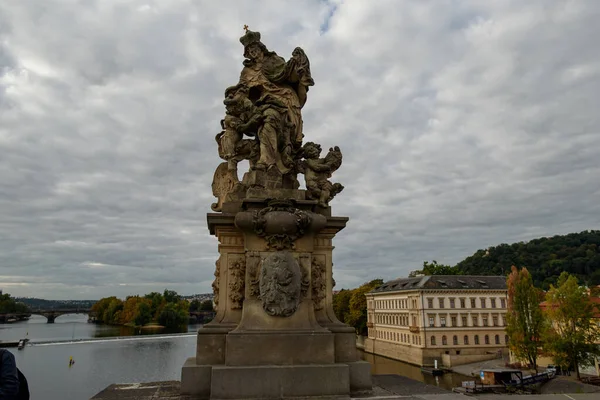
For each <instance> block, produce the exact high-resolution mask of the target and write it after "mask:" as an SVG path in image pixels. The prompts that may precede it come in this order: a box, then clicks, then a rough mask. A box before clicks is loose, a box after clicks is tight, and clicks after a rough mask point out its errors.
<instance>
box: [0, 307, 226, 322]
mask: <svg viewBox="0 0 600 400" xmlns="http://www.w3.org/2000/svg"><path fill="white" fill-rule="evenodd" d="M33 314H35V315H42V316H44V317H46V319H47V320H48V323H49V324H53V323H54V320H55V319H56V318H58V317H60V316H61V315H65V314H87V315H89V316H90V318H91V319H92V320H94V317H95V316H94V313H93V312H92V310H91V309H89V308H65V309H51V310H31V312H29V313H8V314H0V323H2V322H8V321H10V320H12V319H14V320H16V321H23V320H26V319H27V318H29V317H30V316H32V315H33ZM189 314H190V322H194V323H200V324H204V323H207V322H209V321H211V320H212V319H213V318H214V317H215V314H216V313H215V312H214V311H190V312H189Z"/></svg>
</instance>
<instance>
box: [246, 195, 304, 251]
mask: <svg viewBox="0 0 600 400" xmlns="http://www.w3.org/2000/svg"><path fill="white" fill-rule="evenodd" d="M272 212H280V213H281V214H280V215H279V218H280V219H281V224H282V225H283V224H291V225H292V226H290V229H289V230H288V232H289V233H268V232H267V231H266V229H265V228H266V225H267V219H266V215H267V214H268V213H272ZM284 213H285V214H284ZM286 214H287V215H286ZM311 222H312V220H311V217H310V215H309V214H308V213H307V212H305V211H302V210H299V209H297V208H295V207H294V206H293V205H292V203H291V202H289V201H286V200H274V201H271V202H270V203H269V206H268V207H265V208H263V209H261V210H259V211H255V212H254V214H253V216H252V225H253V228H254V232H255V233H256V234H257V235H258V236H260V237H264V238H265V240H266V241H267V247H268V248H269V249H273V250H293V249H294V241H295V240H296V239H298V238H300V237H302V236H304V233H305V231H306V229H307V228H308V227H309V226H310V224H311Z"/></svg>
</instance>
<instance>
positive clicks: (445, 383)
mask: <svg viewBox="0 0 600 400" xmlns="http://www.w3.org/2000/svg"><path fill="white" fill-rule="evenodd" d="M361 353H362V358H363V360H365V361H368V362H369V363H370V364H371V374H373V375H389V374H394V375H402V376H406V377H407V378H410V379H414V380H416V381H419V382H424V383H427V384H429V385H435V386H439V387H441V388H444V389H448V390H451V389H452V388H454V387H457V386H460V385H461V383H462V381H468V380H472V378H470V377H468V376H466V375H461V374H457V373H447V374H444V375H442V376H432V375H428V374H423V373H422V372H421V367H417V366H415V365H412V364H407V363H404V362H402V361H398V360H392V359H390V358H386V357H382V356H377V355H374V354H369V353H364V352H361Z"/></svg>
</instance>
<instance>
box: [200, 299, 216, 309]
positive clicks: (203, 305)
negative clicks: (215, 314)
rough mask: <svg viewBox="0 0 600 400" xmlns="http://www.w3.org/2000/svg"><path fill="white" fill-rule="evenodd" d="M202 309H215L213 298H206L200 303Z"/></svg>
mask: <svg viewBox="0 0 600 400" xmlns="http://www.w3.org/2000/svg"><path fill="white" fill-rule="evenodd" d="M200 311H214V309H213V302H212V300H204V301H203V302H202V303H200Z"/></svg>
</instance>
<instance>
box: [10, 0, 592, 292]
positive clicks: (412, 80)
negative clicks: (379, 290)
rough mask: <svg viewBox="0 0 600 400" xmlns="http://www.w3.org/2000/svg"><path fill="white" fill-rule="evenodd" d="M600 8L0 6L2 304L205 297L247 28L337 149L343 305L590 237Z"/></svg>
mask: <svg viewBox="0 0 600 400" xmlns="http://www.w3.org/2000/svg"><path fill="white" fill-rule="evenodd" d="M599 20H600V2H598V1H592V0H590V1H552V0H539V1H526V2H524V1H522V0H515V1H459V0H448V1H443V0H436V1H423V0H415V1H407V0H405V1H383V0H378V1H365V0H356V1H341V0H331V1H323V0H321V1H317V0H313V1H309V0H306V1H281V0H273V1H252V2H250V1H237V2H234V1H225V0H220V1H196V0H129V1H125V0H121V1H117V0H79V1H76V0H37V1H36V0H4V1H1V2H0V288H2V289H4V291H5V292H9V293H11V294H13V295H15V296H35V297H43V298H50V299H63V298H74V299H95V298H100V297H103V296H109V295H117V296H126V295H128V294H137V293H147V292H149V291H153V290H160V291H162V290H163V289H164V288H170V289H174V290H177V291H178V292H180V293H183V294H191V293H202V292H209V291H210V290H211V288H210V284H211V282H212V279H213V271H214V262H215V259H216V258H217V241H216V239H215V238H214V237H212V236H210V235H209V233H208V230H207V227H206V213H207V212H210V204H211V203H212V202H213V198H212V193H211V187H210V184H211V181H212V174H213V172H214V169H215V167H216V166H217V165H218V164H219V162H220V159H219V158H218V156H217V154H216V153H217V150H216V144H215V141H214V136H215V134H216V133H217V132H218V131H219V130H220V125H219V121H220V119H221V118H222V117H223V114H224V107H223V105H222V99H223V91H224V89H225V88H226V87H227V86H230V85H232V84H235V83H237V80H238V77H239V72H240V70H241V62H242V60H243V56H242V52H243V49H242V46H241V44H240V43H239V41H238V40H239V37H240V36H241V35H242V34H243V30H242V26H243V25H244V24H248V25H249V26H250V28H251V29H252V30H258V31H260V32H261V34H262V38H263V42H264V43H265V44H266V45H267V46H268V47H269V49H270V50H274V51H276V52H277V53H278V54H279V55H281V56H283V57H285V58H286V59H287V58H289V56H290V55H291V52H292V50H293V49H294V48H295V47H296V46H301V47H302V48H303V49H304V50H305V52H306V54H307V55H308V57H309V59H310V62H311V70H312V75H313V78H314V80H315V83H316V84H315V86H314V87H312V88H311V90H310V92H309V96H308V97H309V99H308V102H307V104H306V106H305V107H304V109H303V117H304V121H305V125H304V134H305V137H306V140H311V141H316V142H319V143H321V144H322V145H323V147H324V148H329V147H330V146H333V145H339V146H340V147H341V149H342V151H343V153H344V164H343V166H342V168H341V169H340V170H339V171H338V172H337V173H336V174H335V176H334V180H335V181H338V182H341V183H343V184H344V186H345V187H346V188H345V190H344V191H343V192H342V193H341V194H340V195H339V196H338V197H336V199H335V200H334V201H333V202H332V206H333V210H334V214H336V215H342V216H348V217H350V222H349V224H348V226H347V228H346V229H345V230H344V231H342V232H340V234H339V236H338V237H337V238H336V239H335V243H334V244H335V246H336V250H335V252H334V263H335V267H334V276H335V278H336V280H337V282H338V286H337V288H341V287H355V286H357V285H359V284H361V283H363V282H364V281H367V280H370V279H373V278H375V277H382V278H384V279H390V278H394V277H398V276H402V275H406V274H407V273H408V272H409V271H411V270H413V269H417V268H419V267H420V266H421V264H422V262H423V261H424V260H432V259H435V260H438V262H443V263H449V264H454V263H456V262H458V261H460V260H462V259H463V258H465V257H466V256H469V255H471V254H472V253H474V252H475V251H476V250H478V249H481V248H486V247H488V246H492V245H497V244H500V243H512V242H515V241H521V240H528V239H532V238H535V237H539V236H548V235H554V234H562V233H568V232H578V231H582V230H586V229H598V228H599V222H600V201H599V200H598V197H599V190H600V183H599V177H600V161H599V157H598V153H599V151H600V134H599V131H600V112H599V110H600V75H599V74H600V46H598V43H597V40H598V37H600V24H598V21H599Z"/></svg>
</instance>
